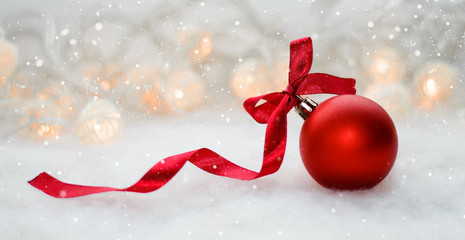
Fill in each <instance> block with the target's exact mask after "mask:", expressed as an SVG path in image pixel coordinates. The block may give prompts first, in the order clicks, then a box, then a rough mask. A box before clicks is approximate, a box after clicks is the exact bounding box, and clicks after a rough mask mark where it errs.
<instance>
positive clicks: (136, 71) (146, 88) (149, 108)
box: [121, 64, 161, 114]
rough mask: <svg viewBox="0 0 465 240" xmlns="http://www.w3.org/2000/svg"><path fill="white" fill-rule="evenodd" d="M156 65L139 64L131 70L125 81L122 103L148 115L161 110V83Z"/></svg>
mask: <svg viewBox="0 0 465 240" xmlns="http://www.w3.org/2000/svg"><path fill="white" fill-rule="evenodd" d="M159 81H160V80H159V76H158V70H157V67H155V64H137V65H135V66H134V67H132V68H130V69H129V71H128V73H127V74H126V79H125V81H124V86H125V88H124V89H123V95H122V97H121V98H122V99H121V100H122V102H123V103H124V104H126V105H127V106H128V107H129V108H132V109H136V110H138V111H140V112H143V113H146V114H153V113H156V112H158V111H160V109H161V97H160V82H159Z"/></svg>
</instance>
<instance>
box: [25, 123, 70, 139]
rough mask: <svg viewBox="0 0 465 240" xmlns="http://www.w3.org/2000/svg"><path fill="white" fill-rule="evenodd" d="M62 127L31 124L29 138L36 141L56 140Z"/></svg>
mask: <svg viewBox="0 0 465 240" xmlns="http://www.w3.org/2000/svg"><path fill="white" fill-rule="evenodd" d="M61 129H62V126H61V125H58V124H45V123H32V124H31V126H30V128H29V134H30V136H31V137H32V138H33V139H34V140H36V141H42V140H45V139H51V138H57V137H59V135H60V133H61Z"/></svg>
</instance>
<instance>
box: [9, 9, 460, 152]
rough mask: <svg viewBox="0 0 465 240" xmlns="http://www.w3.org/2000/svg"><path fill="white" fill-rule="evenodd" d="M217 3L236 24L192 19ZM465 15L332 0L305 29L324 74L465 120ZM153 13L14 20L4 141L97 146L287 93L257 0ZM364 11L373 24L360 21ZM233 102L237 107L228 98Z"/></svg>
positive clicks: (272, 34)
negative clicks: (64, 140) (136, 125)
mask: <svg viewBox="0 0 465 240" xmlns="http://www.w3.org/2000/svg"><path fill="white" fill-rule="evenodd" d="M215 4H216V5H215ZM224 4H226V5H227V6H226V7H224V6H223V5H224ZM206 5H208V6H212V7H213V8H227V11H231V10H233V11H232V12H234V11H235V13H234V14H232V15H234V16H232V17H231V16H230V17H227V14H224V17H223V18H220V17H217V18H218V19H209V21H216V22H218V26H221V25H224V26H227V27H213V28H212V27H205V26H203V25H202V24H198V23H197V24H196V23H194V22H195V21H189V20H188V19H187V20H186V19H184V18H185V14H183V12H188V11H192V9H193V8H202V7H206ZM438 9H439V10H438ZM463 10H465V9H464V7H463V5H456V4H443V3H438V2H436V1H426V3H422V4H418V3H410V2H403V1H392V2H390V3H389V4H387V5H386V4H385V3H383V4H381V3H373V2H371V3H369V4H364V5H363V7H361V6H357V7H354V6H351V5H348V3H347V2H344V1H340V2H339V1H337V2H331V3H325V2H324V1H320V2H314V3H312V4H310V5H309V7H308V11H307V12H308V16H307V17H308V18H307V19H302V21H305V22H307V23H308V24H305V25H304V24H303V25H302V26H301V27H302V28H308V33H309V35H310V36H311V37H312V38H313V39H314V43H316V44H317V46H316V47H315V50H316V52H315V60H314V62H315V64H316V65H319V67H318V69H320V70H321V71H322V72H328V73H332V72H334V74H337V75H341V76H347V77H354V78H356V79H357V80H358V86H357V88H358V91H359V92H358V94H362V95H365V96H367V97H369V98H372V99H374V100H375V101H377V102H378V103H380V104H381V105H382V106H383V107H384V108H385V109H386V110H387V111H388V112H389V113H390V114H391V115H393V117H394V118H402V117H405V116H406V115H408V114H409V113H411V112H412V111H416V110H422V111H429V112H431V111H433V112H434V111H438V109H439V110H444V109H447V110H448V111H455V112H456V113H457V115H458V116H463V110H462V108H461V107H460V105H461V103H463V102H461V98H460V95H462V94H463V92H462V90H461V86H462V85H463V84H462V79H463V74H464V73H463V69H460V70H462V72H459V69H458V65H460V62H461V63H463V62H464V60H465V56H464V55H465V54H464V53H465V51H464V50H463V49H464V41H465V40H464V38H465V36H464V34H465V17H464V16H463V14H459V13H460V12H461V11H463ZM149 12H150V14H139V15H137V14H131V13H127V12H124V11H122V10H121V9H120V10H118V9H115V8H114V7H112V6H111V5H109V6H105V7H99V8H96V9H88V10H87V11H86V12H85V14H83V15H82V16H81V17H82V18H81V19H79V21H76V22H73V23H68V24H67V25H66V27H62V28H60V29H57V27H56V24H55V23H54V19H53V18H50V17H47V16H45V15H44V14H41V13H38V12H34V11H28V10H23V11H20V12H17V13H13V14H11V15H9V16H6V17H5V18H4V19H3V21H2V22H1V26H0V110H1V112H0V120H2V121H3V122H8V123H9V124H4V126H3V127H2V128H4V129H3V133H2V134H3V137H8V136H9V135H11V134H17V133H19V132H21V133H23V134H24V135H25V136H28V137H30V138H32V139H34V140H37V141H45V142H47V141H49V140H50V139H59V138H60V135H61V134H62V133H63V131H69V130H71V132H73V133H75V134H76V136H79V138H80V139H82V141H84V142H86V143H91V144H93V143H105V142H108V141H110V140H112V139H115V138H116V137H117V136H118V135H119V134H120V133H121V131H122V127H123V122H124V121H123V120H125V121H132V120H137V119H140V118H157V117H165V116H170V115H180V114H184V113H187V112H190V111H196V110H199V109H202V108H203V107H207V108H219V105H221V104H228V103H229V104H231V101H235V102H236V103H241V102H242V101H243V100H245V99H246V98H248V97H251V96H256V95H259V94H264V93H268V92H272V91H281V90H282V89H283V88H284V87H285V86H286V83H287V72H288V59H289V56H288V42H289V41H291V40H292V39H287V38H288V36H287V34H286V30H283V29H280V30H278V29H274V26H273V24H269V23H265V22H263V21H260V20H259V18H257V17H256V16H255V14H254V11H253V10H252V8H251V7H250V6H249V5H248V3H247V2H232V3H217V2H215V3H213V2H207V3H206V2H200V1H199V2H195V4H192V3H190V2H189V3H188V2H182V1H181V2H177V3H175V4H170V5H166V6H165V7H164V8H157V9H153V11H149ZM360 12H363V17H357V18H356V17H353V15H354V14H359V13H360ZM238 19H239V20H238ZM347 19H350V21H349V22H348V21H347ZM347 22H348V23H347ZM316 23H318V24H316ZM344 24H345V25H346V26H348V27H345V28H340V26H342V25H344ZM307 25H308V26H307ZM331 29H338V30H337V31H336V30H334V31H333V30H331ZM324 46H326V47H324ZM224 98H226V99H230V101H225V102H223V103H219V102H220V99H224ZM0 137H2V136H0Z"/></svg>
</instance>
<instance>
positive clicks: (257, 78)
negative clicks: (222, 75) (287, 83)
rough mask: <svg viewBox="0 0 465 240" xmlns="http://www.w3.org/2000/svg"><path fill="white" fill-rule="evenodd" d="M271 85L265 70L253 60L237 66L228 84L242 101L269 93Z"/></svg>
mask: <svg viewBox="0 0 465 240" xmlns="http://www.w3.org/2000/svg"><path fill="white" fill-rule="evenodd" d="M273 85H274V84H273V83H272V80H271V78H270V76H269V75H268V71H267V69H266V68H265V67H264V66H263V65H261V64H260V63H259V62H258V61H257V60H255V59H251V60H247V61H245V62H243V63H241V64H239V65H238V66H237V67H236V68H235V69H234V70H233V74H232V77H231V82H230V86H231V90H232V92H233V93H234V95H236V96H237V97H238V98H239V99H240V100H242V101H243V100H245V99H247V98H249V97H255V96H258V95H261V94H265V93H268V92H270V91H271V89H272V88H273V87H274V86H273ZM281 90H282V89H281Z"/></svg>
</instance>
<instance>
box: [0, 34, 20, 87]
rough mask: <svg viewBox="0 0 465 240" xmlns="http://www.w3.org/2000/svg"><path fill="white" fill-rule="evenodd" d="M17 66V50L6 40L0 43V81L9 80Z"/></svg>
mask: <svg viewBox="0 0 465 240" xmlns="http://www.w3.org/2000/svg"><path fill="white" fill-rule="evenodd" d="M17 64H18V49H17V48H16V46H15V45H14V44H13V43H11V42H9V41H6V40H1V41H0V81H2V79H5V78H9V77H10V76H11V75H12V74H13V72H14V71H15V69H16V65H17ZM0 87H1V82H0Z"/></svg>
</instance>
